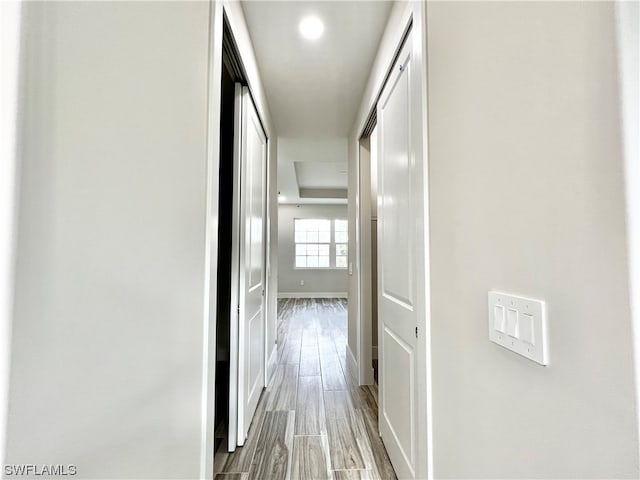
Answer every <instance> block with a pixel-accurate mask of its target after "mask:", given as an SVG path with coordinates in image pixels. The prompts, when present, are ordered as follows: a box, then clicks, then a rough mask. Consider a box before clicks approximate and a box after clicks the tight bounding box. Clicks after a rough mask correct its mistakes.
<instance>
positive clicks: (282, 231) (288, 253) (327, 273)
mask: <svg viewBox="0 0 640 480" xmlns="http://www.w3.org/2000/svg"><path fill="white" fill-rule="evenodd" d="M296 218H329V219H333V218H342V219H346V218H347V206H346V205H300V206H296V205H280V208H279V212H278V289H279V295H280V296H287V294H295V295H304V294H319V293H328V294H335V295H345V293H346V292H347V288H348V276H347V271H346V270H345V269H336V268H331V269H308V268H294V265H295V245H294V235H293V224H294V219H296ZM301 280H304V286H303V285H300V281H301Z"/></svg>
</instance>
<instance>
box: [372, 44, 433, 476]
mask: <svg viewBox="0 0 640 480" xmlns="http://www.w3.org/2000/svg"><path fill="white" fill-rule="evenodd" d="M411 46H412V42H411V34H410V35H409V38H407V39H406V41H405V44H404V46H403V47H402V50H401V52H400V56H399V57H398V60H397V61H396V64H395V65H394V66H393V69H392V71H391V75H390V77H389V79H388V80H387V83H386V85H385V87H384V89H383V91H382V95H381V97H380V99H379V101H378V111H377V115H378V128H377V130H378V189H379V190H378V302H379V303H378V306H379V312H378V321H379V336H378V349H379V358H380V371H379V375H380V377H379V378H380V392H379V398H380V416H379V428H380V435H381V437H382V440H383V442H384V444H385V446H386V448H387V451H388V453H389V458H390V459H391V463H392V464H393V467H394V469H395V470H396V473H397V474H398V478H401V479H405V478H416V468H417V455H419V453H418V452H417V421H418V411H417V406H418V405H417V403H418V402H417V388H418V385H417V384H416V379H417V370H418V365H417V326H418V318H417V311H418V309H417V308H416V307H417V303H418V302H420V301H422V302H423V301H424V300H423V299H421V298H420V295H421V294H420V293H419V291H418V286H419V284H420V283H421V282H420V281H419V278H418V275H420V274H421V272H420V267H419V258H420V257H421V255H419V252H418V251H417V249H418V248H419V247H420V245H419V238H420V234H421V232H420V231H419V230H418V229H420V228H422V227H421V222H420V221H417V220H418V218H419V213H420V212H421V210H420V202H421V195H422V191H421V184H420V181H419V177H420V172H421V170H420V169H419V168H418V167H421V164H417V162H421V160H420V159H419V158H416V155H414V150H413V148H412V123H413V118H412V109H413V108H416V107H415V106H414V105H412V88H414V85H413V83H414V82H413V79H412V68H413V64H412V49H411ZM422 295H424V293H422ZM424 454H426V453H423V455H424Z"/></svg>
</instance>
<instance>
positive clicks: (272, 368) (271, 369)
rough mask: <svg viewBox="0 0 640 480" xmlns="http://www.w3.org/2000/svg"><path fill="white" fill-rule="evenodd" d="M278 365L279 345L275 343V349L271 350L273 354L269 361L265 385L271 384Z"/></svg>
mask: <svg viewBox="0 0 640 480" xmlns="http://www.w3.org/2000/svg"><path fill="white" fill-rule="evenodd" d="M277 367H278V347H277V345H273V349H272V350H271V355H269V361H268V362H267V368H266V371H267V376H266V379H267V380H266V383H265V386H268V385H269V382H271V379H272V378H273V375H274V374H275V373H276V368H277Z"/></svg>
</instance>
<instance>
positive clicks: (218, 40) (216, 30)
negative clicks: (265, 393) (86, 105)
mask: <svg viewBox="0 0 640 480" xmlns="http://www.w3.org/2000/svg"><path fill="white" fill-rule="evenodd" d="M208 3H209V39H208V43H209V59H208V64H209V68H208V70H209V81H208V92H209V100H208V114H207V117H208V119H207V120H208V121H207V123H208V127H207V130H208V131H207V161H206V162H207V177H206V185H207V204H206V220H205V226H206V228H205V238H204V249H205V265H204V266H203V267H204V279H205V288H204V299H203V301H204V310H203V312H204V314H203V328H202V336H203V339H202V341H203V345H202V352H203V355H202V401H201V441H200V474H199V478H200V479H202V480H205V479H210V478H212V477H213V476H214V471H215V468H214V454H215V431H214V430H215V418H214V417H215V392H214V388H215V375H216V372H215V367H216V305H217V298H216V291H217V267H218V265H217V263H218V262H217V257H218V245H217V238H218V210H219V204H218V195H219V181H220V178H219V167H220V110H221V96H222V90H221V80H222V58H223V35H224V24H225V22H226V23H227V26H228V28H229V30H230V32H231V33H232V36H233V40H234V47H235V50H236V52H237V56H238V58H239V59H240V60H241V62H240V63H241V68H242V70H243V74H244V77H245V79H246V83H247V85H248V87H249V90H250V91H251V96H252V98H253V101H254V104H255V107H256V110H257V114H258V117H259V118H260V121H261V123H262V126H263V130H264V133H265V135H266V137H267V181H266V192H267V198H266V208H267V213H266V218H265V222H264V228H265V230H266V240H265V249H266V252H265V257H264V258H265V268H264V271H265V272H266V273H265V275H266V279H265V283H264V284H265V297H264V299H263V309H264V312H265V315H264V322H265V325H264V328H265V376H264V383H265V385H266V384H267V383H268V380H269V378H271V376H272V375H273V373H274V371H275V368H274V367H275V364H274V363H273V362H272V363H271V364H270V363H269V360H270V357H269V355H270V354H272V353H274V352H275V351H276V348H275V344H273V343H271V342H270V340H271V339H272V337H273V338H275V332H276V328H277V326H276V325H275V317H276V314H277V312H276V311H275V308H276V305H277V302H276V300H275V297H274V295H275V293H276V292H277V279H276V278H275V277H274V273H277V265H275V266H273V265H272V264H273V261H274V259H277V232H275V235H276V236H275V239H276V240H275V241H274V233H273V232H271V231H270V227H271V226H272V225H275V226H276V228H277V207H278V201H277V198H276V197H275V192H276V189H275V188H274V187H273V185H272V183H273V181H274V179H275V171H276V170H275V169H276V164H277V156H276V151H277V150H276V141H275V139H276V134H275V128H274V125H273V121H272V119H271V114H270V112H269V108H268V104H267V101H266V95H265V92H264V88H263V86H262V81H261V78H260V74H259V71H258V65H257V62H256V58H255V54H254V51H253V47H252V45H251V38H250V36H249V31H248V29H247V25H246V22H245V19H244V14H243V11H242V6H241V5H240V3H239V2H236V1H234V0H221V1H216V0H209V2H208ZM276 261H277V260H276ZM272 297H274V298H272ZM269 347H271V348H269ZM271 357H272V358H274V359H275V357H276V355H271Z"/></svg>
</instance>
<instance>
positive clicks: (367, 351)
mask: <svg viewBox="0 0 640 480" xmlns="http://www.w3.org/2000/svg"><path fill="white" fill-rule="evenodd" d="M426 11H427V6H426V2H420V1H411V2H409V4H408V5H406V7H405V10H404V11H403V12H402V14H401V15H400V19H398V24H399V26H398V27H397V28H396V31H395V32H394V34H393V36H392V38H390V39H389V40H388V42H389V43H393V45H394V50H393V53H392V54H391V55H389V54H388V53H389V52H387V58H385V59H384V67H385V68H386V73H385V74H384V75H382V76H381V77H379V78H378V81H377V82H376V83H375V84H374V87H373V91H372V92H370V93H371V94H370V97H369V98H368V99H365V101H367V102H368V103H367V104H366V105H365V106H364V108H365V110H364V111H361V112H360V114H359V116H358V117H357V122H358V123H357V124H356V128H357V129H356V130H355V132H356V138H355V141H356V142H357V149H356V156H355V161H356V169H355V170H356V179H357V180H356V182H355V183H356V193H355V202H356V206H357V208H356V219H355V220H356V238H359V239H360V240H362V235H363V233H364V232H365V231H366V229H363V228H361V227H362V221H363V218H366V215H365V214H366V210H368V208H369V205H368V204H367V205H366V206H365V205H364V202H363V201H362V200H363V196H362V192H363V189H365V188H366V189H367V190H368V191H370V188H371V187H370V185H364V184H363V182H362V180H363V179H362V175H361V162H363V161H369V158H365V156H366V155H362V153H363V152H362V148H361V147H362V140H363V137H365V136H368V133H367V128H370V125H369V123H370V119H371V117H372V115H373V112H374V111H375V109H376V105H377V102H378V99H379V97H380V95H381V93H382V89H383V88H384V85H385V83H386V80H387V78H388V76H389V74H390V71H391V68H392V67H393V64H394V62H395V60H396V57H397V55H398V54H399V52H400V49H401V47H402V45H403V42H404V39H405V36H406V34H407V32H408V31H409V29H411V30H413V34H412V37H411V38H412V42H413V55H414V62H415V65H416V67H415V68H416V69H417V70H418V73H417V76H418V77H419V82H418V88H419V97H420V110H421V115H420V119H421V125H420V131H421V133H422V135H421V138H420V139H419V143H420V145H419V147H420V148H419V151H420V152H421V155H422V157H423V160H424V165H423V179H422V180H423V195H424V197H423V198H424V202H423V216H422V219H421V220H422V221H423V225H424V243H423V245H422V249H423V252H424V257H423V268H424V292H423V293H424V312H421V313H422V314H423V316H424V324H421V325H420V330H421V332H420V333H421V335H419V337H418V343H417V354H418V356H419V358H420V360H419V361H418V366H417V368H418V379H419V381H418V384H417V387H418V400H419V405H424V408H418V445H417V448H418V451H426V452H427V455H426V462H425V461H423V462H420V463H418V464H417V465H416V478H426V479H429V480H431V479H433V478H434V477H433V433H432V430H433V422H432V418H433V415H432V396H431V392H432V388H431V385H432V383H431V307H430V292H431V285H430V245H429V236H430V235H429V225H430V223H429V156H428V151H429V148H428V115H427V98H428V97H427V91H428V90H427V83H428V77H427V51H426V48H427V43H426V42H427V34H426V27H427V25H426V18H427V17H426ZM392 14H393V12H392ZM387 28H389V27H387ZM383 42H385V39H384V38H383ZM381 45H382V44H381ZM378 55H380V53H379V54H378ZM378 61H380V62H382V61H383V60H380V59H376V62H375V63H378ZM375 63H374V65H375ZM352 141H353V140H352ZM367 153H368V152H367ZM368 235H369V237H370V235H371V234H370V231H369V232H368ZM369 240H370V238H369ZM363 243H364V242H362V241H358V242H356V271H357V275H358V278H357V285H358V290H357V309H356V311H357V319H356V326H357V328H356V331H357V347H358V348H357V352H356V361H357V376H358V383H359V384H361V385H363V384H367V383H368V382H367V380H368V379H369V375H370V373H368V371H369V370H370V366H371V356H372V355H371V348H372V347H371V333H372V332H371V330H372V327H371V317H370V315H367V312H370V310H371V309H370V306H369V308H368V309H366V308H363V302H364V301H365V300H366V299H369V301H370V299H371V295H370V292H369V294H368V295H367V292H366V291H364V292H363V290H366V289H367V288H369V290H370V289H371V270H370V269H369V271H368V272H366V271H365V272H363V270H362V265H363V258H365V256H366V257H367V258H369V259H370V258H371V242H370V241H369V243H368V246H369V248H368V250H367V249H366V248H364V249H363V248H362V244H363ZM367 273H368V277H367V276H366V274H367ZM363 293H364V295H363ZM378 341H380V338H379V339H378ZM367 342H368V343H367Z"/></svg>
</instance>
